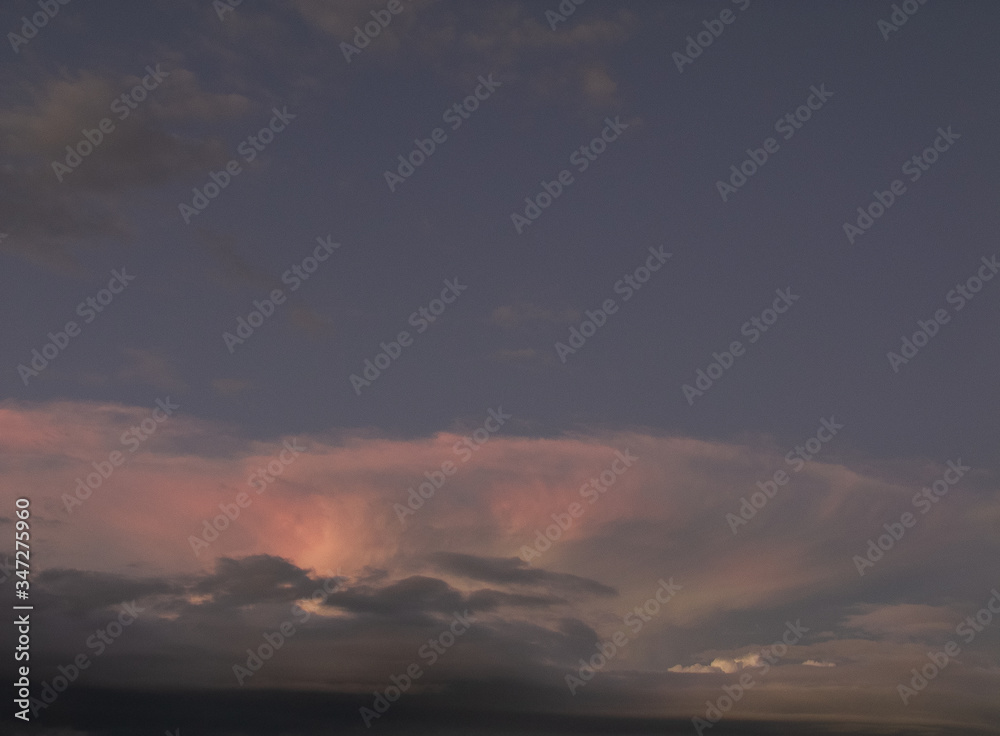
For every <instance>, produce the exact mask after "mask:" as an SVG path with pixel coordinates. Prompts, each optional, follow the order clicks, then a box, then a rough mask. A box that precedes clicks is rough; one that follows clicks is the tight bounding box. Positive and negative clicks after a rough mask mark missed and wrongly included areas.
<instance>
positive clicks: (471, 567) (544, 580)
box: [432, 552, 618, 597]
mask: <svg viewBox="0 0 1000 736" xmlns="http://www.w3.org/2000/svg"><path fill="white" fill-rule="evenodd" d="M432 559H433V561H434V562H436V563H437V565H438V566H439V568H440V569H441V570H445V571H447V572H451V573H454V574H456V575H463V576H465V577H468V578H471V579H473V580H480V581H482V582H486V583H497V584H501V585H529V586H545V587H551V588H554V589H557V590H562V591H566V592H575V593H586V594H589V595H597V596H605V597H610V596H615V595H618V591H617V590H616V589H615V588H612V587H611V586H608V585H604V584H603V583H599V582H597V581H596V580H588V579H587V578H583V577H579V576H577V575H570V574H568V573H557V572H550V571H548V570H545V569H543V568H538V567H532V566H531V565H530V564H528V563H527V562H525V561H524V560H522V559H520V558H518V557H479V556H476V555H467V554H459V553H455V552H441V553H439V554H436V555H434V557H433V558H432Z"/></svg>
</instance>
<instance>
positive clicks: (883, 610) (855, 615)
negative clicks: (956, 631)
mask: <svg viewBox="0 0 1000 736" xmlns="http://www.w3.org/2000/svg"><path fill="white" fill-rule="evenodd" d="M851 610H852V613H850V614H849V615H848V616H846V617H845V618H844V619H843V621H842V622H841V626H842V627H843V628H844V629H847V630H852V631H855V632H861V633H864V634H867V635H870V636H874V637H877V638H885V639H892V640H897V641H909V640H913V641H930V640H932V639H934V638H936V637H939V636H940V635H941V634H945V633H947V632H948V631H950V630H952V629H953V628H954V627H955V621H956V620H957V619H958V618H960V616H959V614H958V611H956V610H955V609H953V608H952V607H950V606H930V605H926V604H922V603H920V604H918V603H900V604H894V605H878V604H866V603H861V604H858V605H856V606H854V607H852V609H851Z"/></svg>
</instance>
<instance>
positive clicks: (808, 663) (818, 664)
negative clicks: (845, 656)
mask: <svg viewBox="0 0 1000 736" xmlns="http://www.w3.org/2000/svg"><path fill="white" fill-rule="evenodd" d="M802 664H803V665H804V666H806V667H836V666H837V665H836V664H835V663H834V662H819V661H816V660H815V659H807V660H806V661H805V662H803V663H802Z"/></svg>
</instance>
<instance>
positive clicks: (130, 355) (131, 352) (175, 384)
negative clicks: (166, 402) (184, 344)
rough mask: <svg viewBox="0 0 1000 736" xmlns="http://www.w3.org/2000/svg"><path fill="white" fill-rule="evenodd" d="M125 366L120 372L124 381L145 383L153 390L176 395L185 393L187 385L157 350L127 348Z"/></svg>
mask: <svg viewBox="0 0 1000 736" xmlns="http://www.w3.org/2000/svg"><path fill="white" fill-rule="evenodd" d="M124 353H125V360H126V362H125V365H124V366H123V367H122V368H121V369H120V370H119V371H118V378H120V379H121V380H123V381H132V382H135V383H143V384H146V385H148V386H152V387H153V388H158V389H162V390H164V391H170V392H174V393H181V394H182V393H185V392H186V391H187V390H188V386H187V384H186V383H185V382H184V381H183V380H182V379H181V377H180V375H179V374H178V373H177V369H176V368H175V367H174V366H173V365H172V364H171V363H170V361H169V360H168V359H167V358H166V357H165V356H164V355H163V354H162V353H161V352H160V351H157V350H148V349H139V348H125V350H124Z"/></svg>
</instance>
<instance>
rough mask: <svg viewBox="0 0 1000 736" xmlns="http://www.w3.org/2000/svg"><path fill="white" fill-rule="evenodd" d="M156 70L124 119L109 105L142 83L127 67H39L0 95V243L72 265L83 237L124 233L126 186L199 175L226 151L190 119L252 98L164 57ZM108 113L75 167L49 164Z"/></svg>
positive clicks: (243, 105) (223, 114)
mask: <svg viewBox="0 0 1000 736" xmlns="http://www.w3.org/2000/svg"><path fill="white" fill-rule="evenodd" d="M163 71H166V72H168V73H169V76H166V77H165V78H164V79H163V81H162V82H161V84H160V86H159V87H157V88H156V89H154V90H153V91H152V92H150V94H149V97H148V98H147V100H146V101H144V104H140V105H139V106H138V107H137V108H136V110H135V111H130V114H129V116H128V117H127V118H125V119H121V118H120V115H119V112H118V111H116V110H113V109H112V108H111V105H112V103H113V102H114V100H115V99H116V98H118V97H119V96H120V95H122V94H123V93H126V92H128V91H129V90H131V89H132V88H133V87H134V86H135V85H136V84H137V83H138V82H139V78H138V77H136V76H134V75H133V74H131V73H130V74H115V73H110V72H109V73H103V74H102V73H98V72H96V71H92V70H87V69H83V70H80V71H78V72H76V73H75V74H69V73H63V74H61V75H59V76H52V75H45V74H42V75H41V76H38V78H37V79H34V80H33V82H34V84H33V85H32V86H30V87H27V89H30V90H31V92H29V93H26V94H23V93H22V94H16V95H15V94H12V95H10V96H9V97H7V98H5V99H6V100H7V102H6V103H5V104H3V105H2V106H0V156H2V157H4V158H5V159H6V161H7V162H8V163H6V165H5V166H3V167H0V188H2V189H3V190H4V192H5V196H4V197H3V199H2V200H0V221H2V222H3V223H4V228H5V231H6V232H7V233H8V234H9V238H7V239H5V240H4V241H3V242H2V243H0V249H3V250H5V251H7V252H11V253H15V254H17V255H19V256H21V257H24V258H27V259H28V260H31V261H33V262H35V263H37V264H40V265H44V266H48V267H52V268H55V269H57V270H61V271H64V272H67V273H78V272H79V267H78V266H77V263H76V260H75V259H74V258H73V256H72V255H71V251H72V249H73V248H74V247H77V246H78V245H79V244H80V242H81V241H83V242H88V241H96V240H98V239H101V238H111V239H117V240H124V239H126V238H128V237H129V236H130V235H131V228H130V226H129V225H128V223H127V221H126V219H125V218H124V216H123V215H122V214H121V213H120V206H121V202H122V200H123V198H124V197H125V196H126V195H127V194H129V193H131V192H133V191H134V190H135V189H136V188H137V187H140V188H141V187H154V186H160V185H163V184H166V183H169V182H172V181H176V180H183V179H185V178H187V177H190V176H192V175H201V174H203V173H204V171H205V169H206V168H208V167H211V166H217V165H219V164H220V163H223V162H224V161H225V160H226V147H225V144H224V143H223V141H222V139H221V138H219V137H215V136H212V135H206V134H203V135H201V136H192V135H191V134H190V133H188V132H187V126H189V124H190V123H192V122H206V121H208V122H217V121H219V120H223V119H228V118H231V117H234V116H239V115H244V114H246V113H247V112H248V111H249V110H250V108H251V107H252V104H251V102H250V101H249V100H248V99H247V98H246V97H244V96H242V95H239V94H232V93H223V94H215V93H211V92H208V91H205V90H204V89H202V88H201V86H200V84H199V82H198V80H197V78H196V77H195V75H194V74H193V73H192V72H190V71H188V70H186V69H183V68H181V67H179V66H178V67H170V66H169V65H164V67H163ZM35 73H36V74H39V73H38V72H35ZM105 118H108V119H109V120H110V121H111V124H112V125H113V126H114V129H113V130H111V131H110V132H108V133H101V136H102V138H101V141H100V142H99V143H98V145H97V146H96V147H93V150H92V152H91V153H89V154H88V155H87V156H85V157H83V158H82V160H81V162H80V163H79V164H78V165H77V166H76V167H75V168H72V170H71V171H69V172H66V171H61V172H59V173H58V175H57V172H56V171H54V169H53V163H54V162H59V163H60V164H65V162H66V159H67V156H68V153H67V150H66V148H67V146H70V147H76V146H77V145H78V144H79V143H80V142H81V141H84V140H85V139H84V132H83V131H84V130H85V129H86V130H91V131H93V130H96V129H97V128H98V127H99V123H100V121H101V120H102V119H105ZM181 131H184V132H181ZM91 135H92V136H96V135H97V134H95V133H92V134H91ZM88 145H89V144H88Z"/></svg>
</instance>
